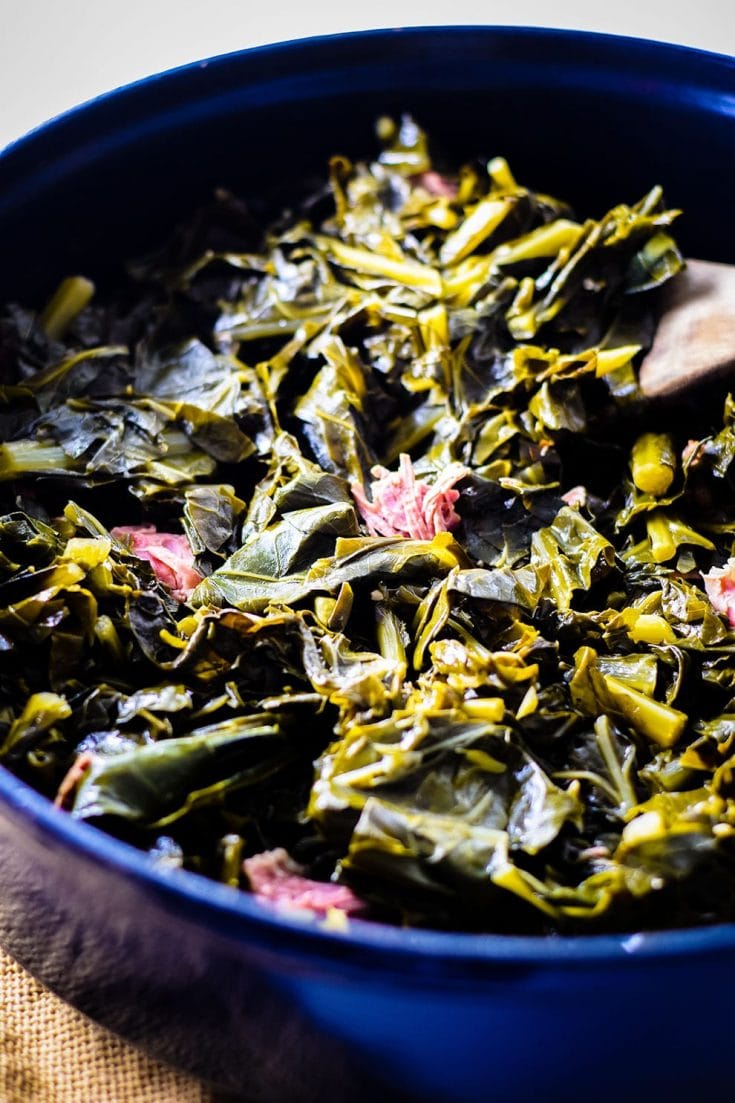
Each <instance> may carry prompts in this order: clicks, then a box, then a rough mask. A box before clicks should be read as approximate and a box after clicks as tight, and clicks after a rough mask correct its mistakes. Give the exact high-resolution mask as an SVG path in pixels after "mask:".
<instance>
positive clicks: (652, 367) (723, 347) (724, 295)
mask: <svg viewBox="0 0 735 1103" xmlns="http://www.w3.org/2000/svg"><path fill="white" fill-rule="evenodd" d="M661 311H662V312H661V316H660V318H659V322H658V328H657V329H656V334H655V337H654V341H653V345H652V346H651V348H650V350H649V352H648V353H647V354H646V356H645V358H644V360H643V363H642V364H641V370H640V386H641V390H642V391H643V393H644V394H645V395H647V396H648V397H649V398H665V397H669V396H674V395H679V394H681V393H682V392H684V391H686V390H689V389H690V388H693V387H696V386H699V385H701V384H702V383H705V382H707V381H708V380H709V379H715V378H717V377H718V376H721V375H723V374H724V373H725V372H726V371H728V370H731V369H735V266H733V265H729V264H717V263H715V262H714V261H708V260H687V262H686V267H685V268H684V270H683V271H682V272H680V273H679V274H678V275H676V276H675V277H674V278H673V279H672V280H669V282H668V283H667V284H665V285H664V287H663V288H662V304H661Z"/></svg>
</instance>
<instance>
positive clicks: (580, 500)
mask: <svg viewBox="0 0 735 1103" xmlns="http://www.w3.org/2000/svg"><path fill="white" fill-rule="evenodd" d="M561 500H562V502H566V504H567V505H568V506H572V508H574V507H575V506H583V505H584V504H585V502H586V501H587V487H586V486H573V487H572V488H571V490H567V492H566V494H562V496H561Z"/></svg>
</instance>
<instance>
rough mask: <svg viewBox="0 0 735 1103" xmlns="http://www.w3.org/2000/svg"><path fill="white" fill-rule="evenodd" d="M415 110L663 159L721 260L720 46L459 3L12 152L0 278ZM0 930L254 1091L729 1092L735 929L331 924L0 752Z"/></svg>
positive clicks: (534, 169) (469, 135)
mask: <svg viewBox="0 0 735 1103" xmlns="http://www.w3.org/2000/svg"><path fill="white" fill-rule="evenodd" d="M404 111H408V112H411V113H412V114H414V115H415V117H416V118H417V119H418V120H419V121H420V122H421V123H422V124H423V125H424V126H425V127H426V128H427V129H428V130H429V131H430V133H431V135H432V136H433V137H434V138H435V139H436V140H437V141H438V143H440V145H441V147H442V148H443V149H444V150H445V151H446V152H447V153H448V155H449V156H450V157H453V158H456V159H457V160H466V159H468V158H469V157H470V156H473V155H475V154H478V155H480V154H481V155H484V156H491V155H495V154H502V155H504V156H506V157H507V158H508V160H509V161H510V164H511V166H512V168H513V171H514V173H515V174H516V175H517V177H518V178H519V179H521V180H523V181H524V182H527V183H528V184H530V186H532V187H536V188H540V189H542V190H544V191H547V192H551V193H552V194H559V195H562V196H564V197H566V198H569V199H570V200H571V201H572V202H573V203H575V204H576V205H577V207H578V209H579V210H581V211H584V212H585V213H590V214H597V215H599V214H601V213H602V212H603V211H604V210H605V209H607V208H608V207H609V206H610V205H612V204H613V203H615V202H618V201H621V200H625V201H631V202H633V201H635V200H637V199H638V198H639V197H640V196H641V195H643V194H644V193H645V192H646V191H647V190H648V189H649V188H650V187H651V186H652V185H653V184H654V183H661V184H662V185H663V186H664V189H665V194H666V198H667V202H668V203H669V204H670V205H672V206H676V207H681V208H683V210H684V211H685V214H684V216H683V218H682V219H681V221H680V222H679V224H678V238H679V241H680V243H681V245H682V247H683V249H684V251H685V253H687V254H688V255H690V256H701V257H707V258H710V259H713V260H723V261H733V260H735V220H733V219H732V217H731V214H730V212H731V207H732V196H733V179H734V177H735V172H734V170H735V156H734V151H735V61H733V59H731V58H728V57H724V56H719V55H716V54H708V53H703V52H700V51H696V50H690V49H686V48H680V47H675V46H669V45H662V44H659V43H654V42H644V41H638V40H634V39H626V38H616V37H609V36H600V35H591V34H580V33H572V32H566V31H541V30H534V29H527V28H526V29H514V28H493V27H469V28H461V27H460V28H456V27H454V28H436V29H430V30H426V29H418V30H411V29H409V30H391V31H379V32H370V33H367V34H357V35H346V36H335V37H330V38H323V39H312V40H307V41H303V42H292V43H286V44H283V45H277V46H272V47H267V48H264V49H257V50H252V51H245V52H243V53H239V54H233V55H229V56H225V57H221V58H217V59H214V60H212V61H207V62H202V63H201V64H197V65H191V66H188V67H186V68H183V69H179V70H176V71H173V72H170V73H166V74H163V75H162V76H156V77H153V78H151V79H149V80H146V81H143V82H141V83H138V84H135V85H133V86H131V87H128V88H125V89H123V90H121V91H116V92H113V93H112V94H110V95H108V96H105V97H103V98H101V99H99V100H96V101H94V102H92V103H90V104H87V105H85V106H83V107H81V108H79V109H77V110H75V111H72V112H71V113H69V114H67V115H65V116H63V117H61V118H58V119H56V120H54V121H52V122H50V123H49V124H47V125H46V126H44V127H42V128H41V129H39V130H37V131H35V132H34V133H32V134H30V135H29V136H28V137H26V138H25V139H23V140H22V141H20V142H18V143H15V144H14V145H12V146H11V147H9V148H8V149H7V150H6V151H5V153H4V154H3V155H2V156H0V243H1V246H2V247H1V248H0V300H5V299H7V298H14V299H20V300H23V301H25V302H27V303H29V304H37V303H40V302H42V301H43V299H44V297H45V296H46V295H47V294H48V293H49V292H50V291H51V290H52V288H53V287H54V286H55V284H56V283H57V281H58V280H59V279H60V278H61V277H62V276H64V275H66V274H69V273H72V272H84V273H86V274H88V275H90V276H92V277H93V278H94V279H96V280H97V281H104V280H106V279H107V278H110V277H111V276H112V274H113V273H114V271H115V270H116V267H117V266H118V265H119V263H120V262H121V260H122V259H123V258H125V257H129V256H130V255H133V254H135V253H136V252H137V251H139V250H142V249H144V248H146V247H147V246H150V245H151V244H153V243H154V242H159V241H161V240H162V239H163V238H164V237H165V236H166V235H167V233H168V232H169V231H170V230H171V229H172V228H173V225H174V223H175V222H176V220H177V218H178V217H179V216H181V215H183V214H184V213H186V212H188V211H189V210H191V208H192V207H194V206H195V205H196V204H197V203H199V202H201V201H204V200H206V199H207V198H209V196H210V195H211V193H212V191H213V189H214V188H215V187H216V186H225V187H228V188H230V189H231V190H233V191H235V192H238V193H241V194H244V195H246V196H249V197H255V201H256V203H257V200H258V197H261V198H262V197H270V199H271V200H273V199H274V197H279V196H284V197H285V196H286V195H288V194H292V195H293V194H294V193H295V192H296V191H298V188H299V183H300V181H301V180H302V179H306V178H308V177H309V176H311V175H313V174H314V173H323V170H324V166H325V164H326V160H327V158H328V157H329V155H330V154H332V153H334V152H337V151H339V152H342V153H345V154H347V155H348V156H353V157H354V156H360V155H369V153H370V152H371V151H372V137H371V135H372V126H373V123H374V120H375V118H376V117H377V116H378V115H381V114H392V115H398V114H400V113H401V112H404ZM0 942H2V944H3V945H4V946H5V948H6V949H7V950H8V951H9V952H10V953H11V954H12V955H14V956H15V957H16V958H17V960H18V961H20V962H21V963H22V964H23V965H24V966H26V967H27V968H28V969H29V970H30V971H31V972H32V973H34V974H35V975H36V976H37V977H38V978H40V979H41V980H42V981H43V982H44V983H46V984H47V985H48V986H50V987H51V988H52V989H53V990H55V991H56V992H58V993H59V994H60V995H61V996H63V997H64V998H65V999H67V1000H69V1001H70V1002H71V1003H73V1004H75V1005H76V1006H77V1007H79V1008H81V1009H82V1010H83V1011H84V1012H86V1013H87V1014H89V1015H90V1016H92V1017H93V1018H94V1019H96V1020H98V1021H100V1022H102V1023H104V1024H105V1025H107V1026H108V1027H110V1028H112V1029H113V1030H115V1031H117V1032H119V1033H120V1034H121V1035H123V1036H124V1037H126V1038H127V1039H129V1040H131V1041H132V1042H134V1043H135V1044H138V1045H140V1046H141V1047H143V1048H145V1049H146V1050H147V1051H148V1052H150V1053H152V1054H153V1055H154V1056H156V1057H158V1058H160V1059H163V1060H165V1061H168V1062H171V1063H173V1064H175V1065H177V1066H179V1067H182V1068H185V1069H188V1070H190V1071H192V1072H195V1073H198V1074H199V1075H201V1076H203V1077H205V1078H207V1079H209V1080H210V1081H212V1082H213V1083H215V1084H217V1085H220V1086H222V1087H224V1088H229V1089H232V1090H235V1091H241V1092H244V1093H246V1095H247V1098H249V1099H252V1100H254V1101H255V1100H258V1101H263V1103H283V1101H285V1100H293V1101H295V1103H311V1101H315V1100H317V1099H319V1100H330V1101H335V1103H338V1101H340V1100H350V1101H353V1100H355V1101H359V1100H363V1099H367V1098H374V1097H375V1095H376V1093H379V1095H378V1097H379V1098H382V1099H383V1100H385V1101H388V1100H399V1099H404V1100H406V1099H416V1100H421V1101H422V1103H429V1101H441V1103H459V1101H468V1103H469V1101H479V1100H483V1101H484V1100H488V1101H489V1100H497V1101H498V1103H528V1101H530V1100H531V1099H535V1098H537V1097H541V1098H543V1099H544V1100H545V1101H546V1103H575V1101H577V1100H587V1099H594V1100H596V1103H613V1101H619V1100H621V1099H627V1100H642V1099H644V1098H648V1097H649V1095H651V1094H652V1093H655V1094H654V1098H661V1099H666V1100H667V1103H679V1101H680V1103H683V1101H685V1100H686V1101H689V1103H690V1101H692V1100H697V1103H719V1101H720V1100H723V1099H725V1098H726V1097H729V1095H730V1093H731V1084H732V1074H731V1058H730V1050H731V1033H732V1028H731V1009H732V994H731V993H732V989H733V984H735V927H732V926H720V927H713V928H710V929H697V930H689V931H678V932H661V933H652V934H645V935H638V934H631V935H626V936H620V937H612V936H591V937H588V938H570V939H562V938H550V939H540V938H527V937H525V938H524V937H506V936H503V937H498V936H477V935H462V934H446V933H436V932H431V931H421V932H417V931H414V932H412V931H404V930H398V929H389V928H385V927H382V926H380V925H377V924H376V925H370V924H367V923H362V924H361V923H359V922H354V923H353V924H352V925H351V927H350V929H349V931H348V932H347V933H329V932H328V931H325V930H323V929H322V928H321V927H320V926H319V924H318V923H317V922H316V921H313V920H311V919H309V918H308V917H306V918H304V920H303V921H298V920H295V919H293V918H285V917H282V916H278V915H277V914H274V913H273V912H272V911H271V910H269V909H268V908H267V907H266V906H265V905H262V904H259V902H258V901H256V900H254V899H252V898H250V897H249V896H248V895H246V894H244V893H238V892H236V891H235V890H232V889H228V888H225V887H223V886H219V885H214V884H211V883H209V882H206V881H204V880H203V879H200V878H198V877H197V876H195V875H193V874H187V873H182V872H179V871H175V872H168V873H167V872H163V871H161V870H160V869H157V868H154V867H153V865H152V864H151V862H150V861H149V859H148V858H147V857H146V855H144V854H142V853H139V852H138V851H136V850H134V849H132V848H130V847H128V846H126V845H125V844H122V843H120V842H117V841H116V840H114V839H111V838H109V837H107V836H105V835H104V834H102V833H101V832H99V831H98V830H97V829H95V828H94V827H91V826H89V825H86V824H83V823H77V822H75V821H73V820H71V819H70V818H69V817H68V816H67V815H66V814H64V813H62V812H59V811H57V810H55V809H54V808H52V807H51V805H50V804H49V803H48V802H47V801H46V800H45V799H44V798H42V797H40V796H39V795H38V794H36V793H35V792H33V791H32V790H31V789H29V788H28V787H27V786H26V785H25V784H23V783H22V782H20V781H18V780H17V779H16V778H14V777H13V776H11V775H10V774H9V773H7V772H6V771H4V770H2V769H0Z"/></svg>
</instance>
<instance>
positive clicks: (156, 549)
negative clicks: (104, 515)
mask: <svg viewBox="0 0 735 1103" xmlns="http://www.w3.org/2000/svg"><path fill="white" fill-rule="evenodd" d="M110 535H111V536H114V537H115V539H116V540H120V541H122V542H123V543H124V544H127V545H128V547H129V548H130V550H131V551H132V552H133V554H134V555H137V557H138V558H139V559H145V560H147V561H148V562H149V563H150V565H151V567H152V568H153V573H154V574H155V576H156V578H157V579H158V581H159V582H162V583H163V585H164V586H167V587H168V588H169V589H170V590H171V593H172V594H173V596H174V597H175V598H176V600H177V601H188V599H189V598H190V597H191V594H192V591H193V590H194V588H195V587H196V586H198V585H199V583H200V582H201V581H202V576H201V575H200V574H199V572H198V571H197V570H196V569H195V568H194V555H193V553H192V550H191V547H190V546H189V541H188V540H187V539H186V537H185V536H182V535H181V534H179V533H174V532H157V531H156V529H155V527H154V526H153V525H119V526H117V527H116V528H114V529H110Z"/></svg>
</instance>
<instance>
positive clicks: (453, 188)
mask: <svg viewBox="0 0 735 1103" xmlns="http://www.w3.org/2000/svg"><path fill="white" fill-rule="evenodd" d="M413 182H414V184H418V185H420V187H422V188H424V189H425V190H426V191H427V192H429V194H430V195H443V196H445V197H446V198H447V199H454V198H455V196H456V194H457V185H456V184H455V183H454V181H453V180H449V179H448V178H447V177H446V176H442V174H441V173H440V172H436V171H434V170H433V169H432V170H431V171H429V172H422V173H419V175H418V176H414V177H413Z"/></svg>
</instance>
